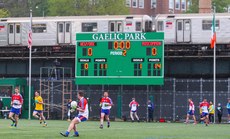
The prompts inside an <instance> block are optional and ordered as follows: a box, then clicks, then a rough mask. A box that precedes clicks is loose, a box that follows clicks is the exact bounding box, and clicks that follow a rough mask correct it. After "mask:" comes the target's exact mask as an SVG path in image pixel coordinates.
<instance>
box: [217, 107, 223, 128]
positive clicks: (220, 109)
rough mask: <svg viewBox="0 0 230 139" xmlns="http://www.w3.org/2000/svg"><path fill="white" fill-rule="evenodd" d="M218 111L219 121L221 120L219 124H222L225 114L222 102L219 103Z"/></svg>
mask: <svg viewBox="0 0 230 139" xmlns="http://www.w3.org/2000/svg"><path fill="white" fill-rule="evenodd" d="M216 111H217V116H218V122H219V124H220V123H221V121H222V115H223V108H222V106H221V104H220V103H218V106H217V108H216Z"/></svg>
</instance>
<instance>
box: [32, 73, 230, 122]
mask: <svg viewBox="0 0 230 139" xmlns="http://www.w3.org/2000/svg"><path fill="white" fill-rule="evenodd" d="M73 82H74V80H73ZM33 85H34V88H35V90H36V89H38V90H39V81H38V80H34V81H33ZM216 86H217V89H216V90H217V91H216V103H221V104H222V106H223V108H224V113H223V118H224V119H226V118H227V109H226V104H227V98H230V79H218V80H217V82H216ZM72 90H73V92H72V96H73V100H76V99H77V90H82V91H84V92H85V93H86V95H85V96H86V97H87V98H88V100H89V104H90V107H89V108H90V118H92V119H99V114H100V107H99V100H100V98H101V97H102V95H103V91H109V96H110V98H111V99H112V100H113V103H114V106H113V107H112V109H111V117H112V118H122V117H123V118H124V117H127V118H128V119H129V111H130V108H129V103H130V102H131V100H132V98H133V97H134V98H136V101H137V102H138V103H139V104H140V107H139V108H138V115H139V116H140V118H141V119H142V120H146V118H147V115H148V114H147V101H148V100H149V99H151V100H152V101H153V103H154V119H155V120H159V119H160V118H164V119H166V120H170V121H179V120H183V119H185V116H186V114H187V110H188V103H187V99H188V98H192V99H193V102H194V104H195V107H196V109H195V110H196V112H195V115H196V116H197V117H199V103H200V102H201V101H202V100H203V99H204V98H206V99H208V101H213V81H212V80H208V79H176V78H168V79H165V84H164V85H163V86H135V85H130V86H122V85H96V86H92V85H85V86H82V85H81V86H80V85H75V86H73V89H72ZM61 95H62V94H61V93H60V92H55V95H54V97H57V98H60V97H61ZM54 99H55V98H54ZM60 115H61V114H60ZM57 117H58V116H57Z"/></svg>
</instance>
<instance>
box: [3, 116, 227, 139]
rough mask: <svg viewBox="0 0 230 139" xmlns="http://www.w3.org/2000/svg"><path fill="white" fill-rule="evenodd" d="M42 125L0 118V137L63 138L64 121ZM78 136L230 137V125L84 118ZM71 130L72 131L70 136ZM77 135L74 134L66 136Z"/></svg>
mask: <svg viewBox="0 0 230 139" xmlns="http://www.w3.org/2000/svg"><path fill="white" fill-rule="evenodd" d="M47 122H48V126H47V127H42V125H40V124H39V121H38V120H31V121H29V120H20V121H19V125H18V127H17V128H10V127H9V125H10V124H11V121H10V120H3V119H0V139H63V138H64V137H62V136H61V135H60V134H59V132H60V131H65V130H66V129H67V127H68V125H69V122H67V121H52V120H49V121H47ZM78 131H79V134H80V137H78V138H81V139H230V124H223V125H218V124H214V125H209V126H208V127H205V126H204V125H201V124H198V125H193V124H189V125H185V124H182V123H144V122H141V123H137V122H136V123H130V122H111V127H110V128H107V127H104V129H99V122H91V121H87V122H84V123H80V124H79V125H78ZM72 134H73V132H71V135H72ZM69 138H76V137H69Z"/></svg>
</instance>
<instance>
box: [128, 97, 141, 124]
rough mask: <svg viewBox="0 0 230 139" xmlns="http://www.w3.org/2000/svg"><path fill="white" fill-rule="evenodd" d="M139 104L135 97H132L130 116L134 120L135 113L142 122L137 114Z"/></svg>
mask: <svg viewBox="0 0 230 139" xmlns="http://www.w3.org/2000/svg"><path fill="white" fill-rule="evenodd" d="M139 106H140V105H139V104H138V102H136V100H135V98H132V101H131V102H130V103H129V107H130V108H131V110H130V117H131V119H132V122H134V118H133V115H135V117H136V118H137V121H138V122H140V120H139V117H138V115H137V107H139Z"/></svg>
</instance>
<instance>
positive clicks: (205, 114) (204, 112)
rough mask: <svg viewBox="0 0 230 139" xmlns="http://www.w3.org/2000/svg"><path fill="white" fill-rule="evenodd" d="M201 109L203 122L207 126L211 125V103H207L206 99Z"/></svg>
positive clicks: (201, 104)
mask: <svg viewBox="0 0 230 139" xmlns="http://www.w3.org/2000/svg"><path fill="white" fill-rule="evenodd" d="M200 108H201V110H202V118H201V120H204V121H205V123H206V126H208V123H209V117H208V108H209V103H208V102H207V99H204V100H203V102H201V103H200Z"/></svg>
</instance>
